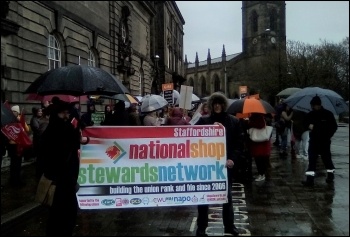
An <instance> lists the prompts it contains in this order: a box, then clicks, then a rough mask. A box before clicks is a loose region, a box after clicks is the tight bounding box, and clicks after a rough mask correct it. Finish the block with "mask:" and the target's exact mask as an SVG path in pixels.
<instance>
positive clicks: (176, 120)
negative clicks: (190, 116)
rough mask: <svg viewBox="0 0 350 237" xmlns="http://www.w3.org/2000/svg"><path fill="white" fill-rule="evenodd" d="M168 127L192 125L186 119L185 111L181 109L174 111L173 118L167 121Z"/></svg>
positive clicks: (174, 109)
mask: <svg viewBox="0 0 350 237" xmlns="http://www.w3.org/2000/svg"><path fill="white" fill-rule="evenodd" d="M167 125H190V123H189V122H188V121H187V120H186V119H185V118H184V113H183V110H182V109H181V108H179V107H175V108H173V109H172V113H171V116H170V117H169V118H168V119H167Z"/></svg>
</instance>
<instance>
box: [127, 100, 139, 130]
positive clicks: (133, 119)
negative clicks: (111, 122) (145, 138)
mask: <svg viewBox="0 0 350 237" xmlns="http://www.w3.org/2000/svg"><path fill="white" fill-rule="evenodd" d="M128 112H129V125H130V126H141V120H140V115H139V112H138V109H137V105H135V104H131V105H130V107H129V109H128Z"/></svg>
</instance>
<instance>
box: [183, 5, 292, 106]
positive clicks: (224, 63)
mask: <svg viewBox="0 0 350 237" xmlns="http://www.w3.org/2000/svg"><path fill="white" fill-rule="evenodd" d="M285 20H286V15H285V2H284V1H242V32H243V36H242V49H243V52H241V53H234V54H226V51H225V46H223V49H222V55H221V57H219V58H211V55H210V50H208V55H207V60H204V61H199V57H198V54H196V57H195V62H194V63H189V62H188V61H187V55H186V56H185V78H186V84H187V85H190V86H193V87H194V93H195V94H197V95H199V96H200V97H204V96H208V95H210V94H211V93H213V92H214V91H222V92H224V93H225V94H226V95H227V96H228V97H229V98H238V97H239V96H240V92H239V87H240V86H247V87H248V92H249V91H250V92H251V93H254V94H255V93H260V95H261V96H262V97H263V98H264V99H266V100H269V101H271V102H272V103H274V95H275V94H274V93H275V92H276V91H277V90H278V89H280V88H275V91H274V90H271V87H272V86H270V88H268V89H265V88H262V80H261V77H263V76H264V77H271V78H272V77H273V78H276V77H278V81H279V82H281V80H283V79H284V78H282V75H285V71H286V68H285V67H282V65H284V63H285V60H286V56H285V50H286V21H285ZM269 59H273V60H272V61H273V63H270V61H269ZM267 64H269V65H267ZM267 67H269V68H270V69H272V70H266V68H267ZM263 69H264V71H262V70H263ZM262 74H263V75H262ZM267 86H269V85H267ZM267 86H266V87H267ZM275 86H276V85H275ZM279 86H280V85H279ZM253 90H254V92H253ZM277 92H278V91H277Z"/></svg>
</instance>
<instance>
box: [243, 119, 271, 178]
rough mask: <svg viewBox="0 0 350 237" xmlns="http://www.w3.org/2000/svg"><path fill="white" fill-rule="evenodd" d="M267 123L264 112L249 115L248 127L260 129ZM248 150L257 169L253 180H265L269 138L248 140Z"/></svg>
mask: <svg viewBox="0 0 350 237" xmlns="http://www.w3.org/2000/svg"><path fill="white" fill-rule="evenodd" d="M266 125H267V123H266V120H265V117H264V114H258V113H252V114H251V116H250V117H249V123H248V126H249V128H257V129H262V128H264V127H266ZM249 150H250V154H251V156H252V157H254V160H255V164H256V168H257V170H258V177H257V178H256V179H255V181H257V182H260V181H264V180H265V174H266V170H267V164H268V162H269V159H270V155H271V143H270V140H268V141H264V142H254V141H252V140H250V142H249Z"/></svg>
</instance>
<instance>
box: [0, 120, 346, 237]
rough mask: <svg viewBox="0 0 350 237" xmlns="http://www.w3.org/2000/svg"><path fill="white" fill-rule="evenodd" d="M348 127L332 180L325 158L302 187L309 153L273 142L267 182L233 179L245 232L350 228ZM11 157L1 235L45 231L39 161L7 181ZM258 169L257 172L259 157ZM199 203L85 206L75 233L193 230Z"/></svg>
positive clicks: (217, 220)
mask: <svg viewBox="0 0 350 237" xmlns="http://www.w3.org/2000/svg"><path fill="white" fill-rule="evenodd" d="M348 144H349V129H348V124H339V129H338V131H337V133H336V134H335V136H334V138H333V139H332V155H333V162H334V163H335V166H336V173H335V182H334V184H326V183H325V178H326V171H325V170H324V166H323V163H322V162H321V159H319V162H318V165H317V170H318V171H317V172H316V178H315V186H314V187H311V188H310V187H303V186H302V185H301V183H300V181H301V180H303V179H304V172H305V170H306V168H307V161H304V160H303V159H291V156H290V155H289V156H288V157H287V158H285V159H282V158H281V157H280V156H279V154H278V150H277V148H276V147H273V149H272V155H271V157H270V160H271V168H270V170H269V172H268V174H267V179H266V181H265V182H261V183H257V182H254V181H253V182H243V183H240V182H237V183H234V184H233V203H234V209H235V224H236V226H237V228H238V229H239V231H240V233H241V235H242V236H251V235H262V236H264V235H270V236H276V235H283V236H285V235H288V236H315V235H317V236H320V235H322V236H349V145H348ZM8 165H9V159H8V158H7V157H5V158H4V160H3V166H2V169H1V185H2V186H4V187H3V188H2V189H1V235H7V236H44V235H45V232H44V230H45V223H46V218H47V213H48V210H47V209H46V208H45V207H42V206H40V205H39V204H37V203H35V202H34V195H35V191H36V185H37V182H38V180H37V179H36V178H35V162H34V161H26V162H23V164H22V178H23V181H24V182H25V183H26V185H25V186H23V187H11V186H10V185H9V184H8V177H9V169H8ZM253 172H254V173H256V167H255V163H254V162H253ZM196 218H197V208H196V206H180V207H162V208H125V209H117V210H116V209H108V210H79V213H78V218H77V226H76V228H75V233H74V236H105V235H106V236H108V235H112V236H118V235H123V236H138V235H147V236H149V235H152V236H189V235H192V236H193V235H195V230H196ZM207 233H208V235H223V234H224V233H223V227H222V218H221V207H220V205H219V206H215V205H214V206H211V208H210V213H209V227H208V228H207Z"/></svg>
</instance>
